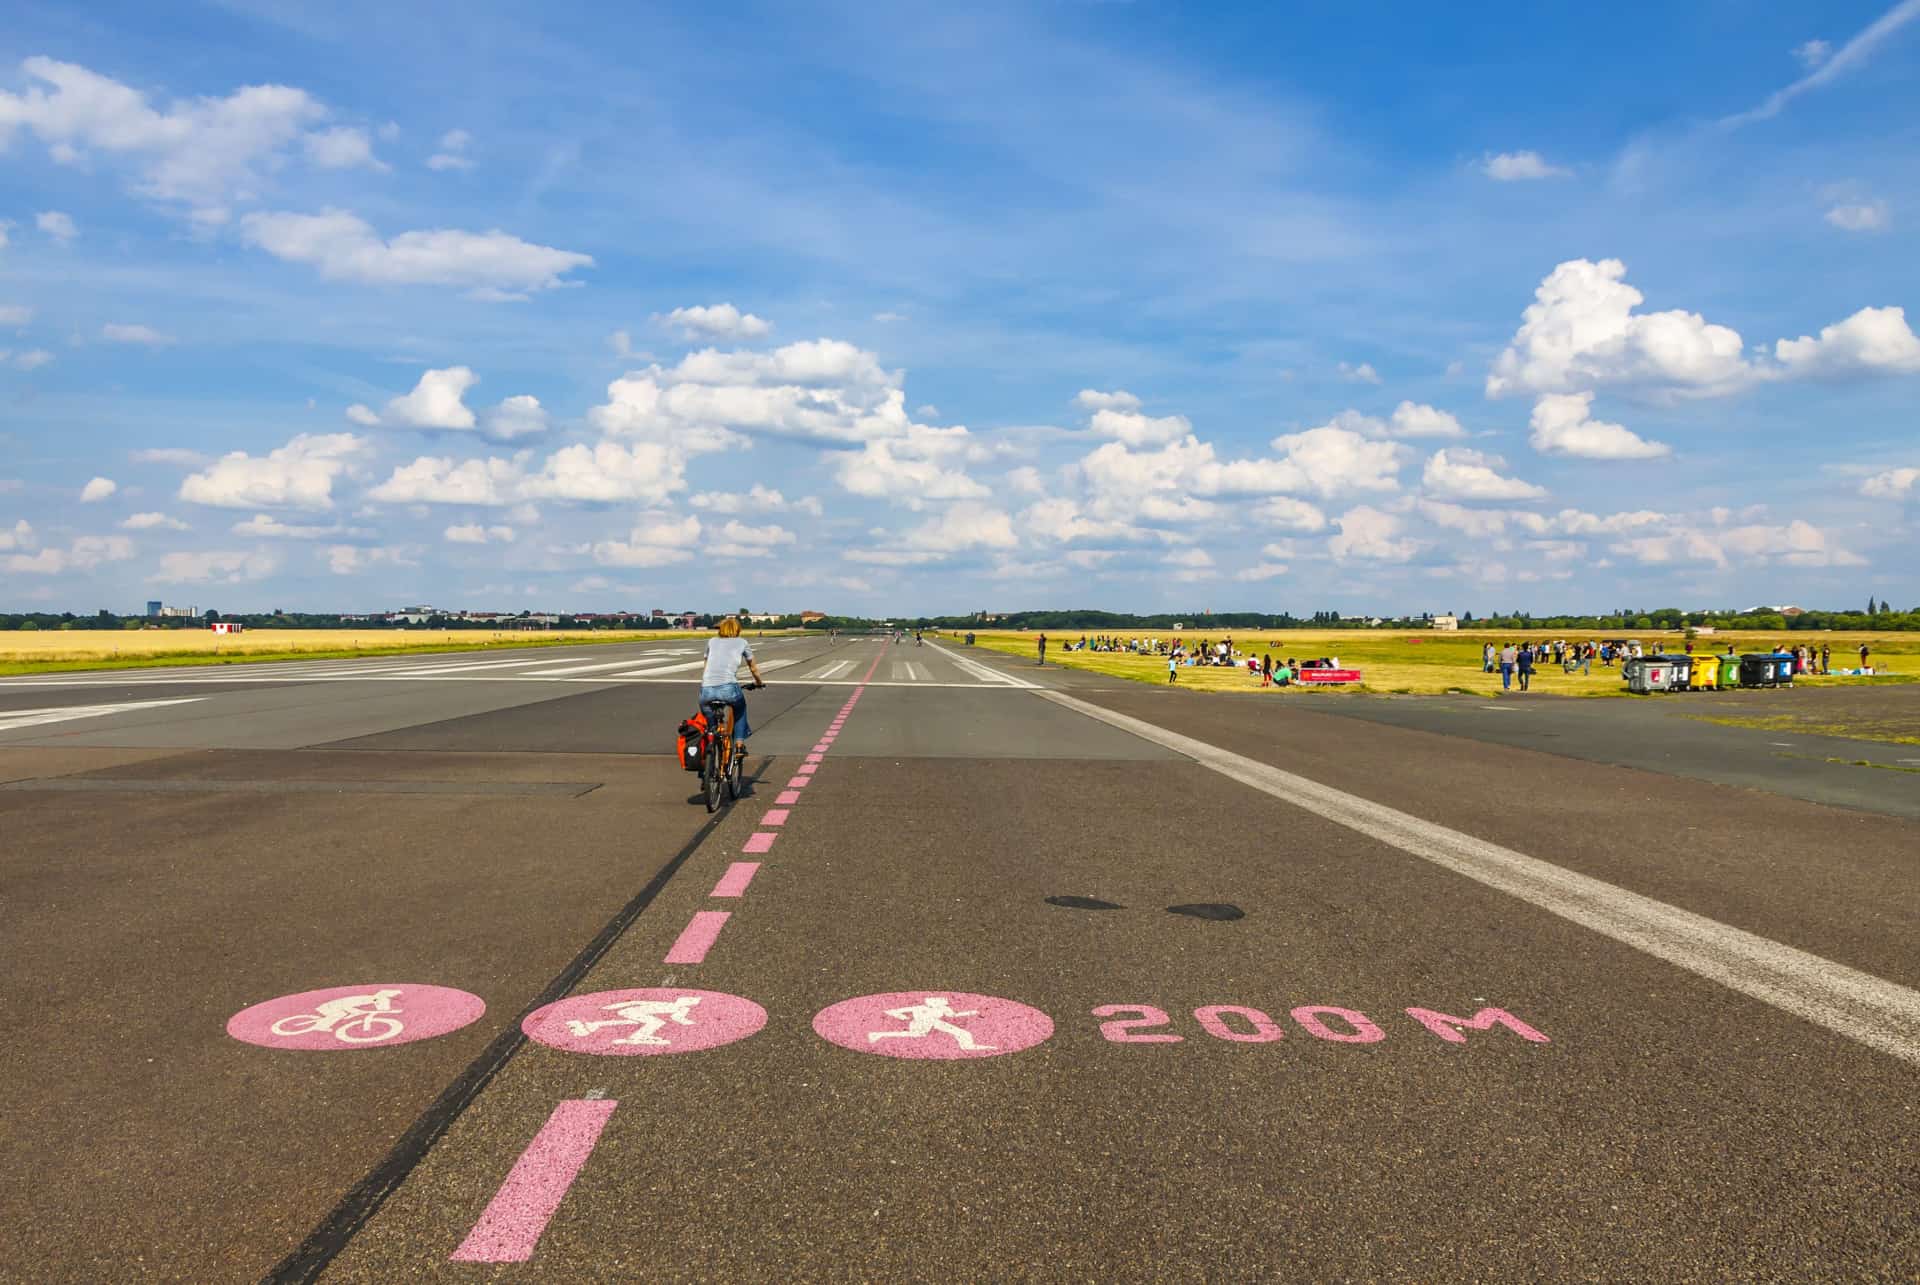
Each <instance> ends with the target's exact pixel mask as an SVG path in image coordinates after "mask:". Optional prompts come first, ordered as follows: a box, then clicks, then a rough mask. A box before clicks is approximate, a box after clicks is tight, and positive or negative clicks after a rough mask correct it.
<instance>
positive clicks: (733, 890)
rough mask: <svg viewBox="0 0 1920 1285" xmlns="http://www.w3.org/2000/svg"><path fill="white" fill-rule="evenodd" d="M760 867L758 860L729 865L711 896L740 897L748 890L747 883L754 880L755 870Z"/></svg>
mask: <svg viewBox="0 0 1920 1285" xmlns="http://www.w3.org/2000/svg"><path fill="white" fill-rule="evenodd" d="M759 869H760V863H759V862H758V861H736V862H734V863H733V864H732V865H730V866H728V867H727V872H726V873H725V874H723V875H721V876H720V882H719V883H716V884H715V885H713V891H712V892H710V893H708V894H707V895H708V896H709V897H738V896H740V895H741V894H742V893H744V892H746V890H747V885H748V884H750V883H752V882H753V876H754V874H755V872H757V871H758V870H759Z"/></svg>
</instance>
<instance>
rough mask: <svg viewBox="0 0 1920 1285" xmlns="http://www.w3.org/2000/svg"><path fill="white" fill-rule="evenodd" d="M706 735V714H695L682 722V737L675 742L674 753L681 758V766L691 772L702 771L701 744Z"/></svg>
mask: <svg viewBox="0 0 1920 1285" xmlns="http://www.w3.org/2000/svg"><path fill="white" fill-rule="evenodd" d="M706 734H707V716H706V715H705V714H695V715H694V716H693V717H692V718H687V719H682V720H681V721H680V736H679V739H678V740H676V741H675V742H674V751H675V753H677V754H678V755H679V757H680V766H681V767H684V768H685V769H687V771H689V772H698V771H699V770H700V742H701V740H702V739H703V738H704V737H705V736H706Z"/></svg>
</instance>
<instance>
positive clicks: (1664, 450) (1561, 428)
mask: <svg viewBox="0 0 1920 1285" xmlns="http://www.w3.org/2000/svg"><path fill="white" fill-rule="evenodd" d="M1531 423H1532V425H1533V432H1532V434H1531V435H1530V436H1529V437H1528V439H1527V440H1528V442H1530V443H1531V444H1532V446H1533V449H1534V450H1536V451H1539V452H1540V453H1541V454H1543V455H1571V456H1574V457H1576V458H1578V459H1585V460H1653V459H1660V458H1663V457H1665V456H1668V455H1671V454H1673V448H1672V447H1671V446H1668V445H1667V444H1666V443H1665V442H1650V441H1648V440H1647V439H1646V438H1644V437H1641V436H1640V435H1639V434H1638V433H1635V432H1634V431H1633V430H1631V429H1629V428H1626V427H1624V426H1622V425H1619V424H1613V423H1609V422H1607V421H1606V420H1599V419H1595V418H1593V394H1592V393H1548V394H1547V395H1546V396H1544V397H1542V398H1541V399H1540V400H1539V401H1537V402H1535V403H1534V405H1533V417H1532V420H1531Z"/></svg>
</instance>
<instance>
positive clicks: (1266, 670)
mask: <svg viewBox="0 0 1920 1285" xmlns="http://www.w3.org/2000/svg"><path fill="white" fill-rule="evenodd" d="M1272 682H1273V653H1272V652H1267V653H1266V654H1265V655H1263V656H1261V657H1260V685H1261V686H1262V687H1266V686H1269V685H1270V684H1271V683H1272Z"/></svg>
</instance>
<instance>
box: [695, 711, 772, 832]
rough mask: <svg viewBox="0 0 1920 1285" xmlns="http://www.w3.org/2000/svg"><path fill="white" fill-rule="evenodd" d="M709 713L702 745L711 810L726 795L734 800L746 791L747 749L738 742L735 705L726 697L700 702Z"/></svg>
mask: <svg viewBox="0 0 1920 1285" xmlns="http://www.w3.org/2000/svg"><path fill="white" fill-rule="evenodd" d="M765 686H766V684H765V683H752V684H749V685H748V687H747V690H748V691H758V690H759V689H760V688H762V687H765ZM700 711H701V713H703V714H705V715H706V716H707V731H706V735H705V736H704V737H703V738H702V740H701V745H700V793H701V796H702V797H703V798H704V799H705V800H706V804H707V811H708V812H718V811H719V810H720V800H721V798H722V796H723V795H724V797H725V798H726V799H727V800H728V801H732V800H734V799H737V798H739V797H740V796H741V795H742V794H744V793H746V767H747V755H746V751H745V750H744V749H743V748H741V747H740V746H737V745H735V744H734V740H733V706H732V705H731V704H729V703H728V702H726V701H723V700H709V701H701V702H700Z"/></svg>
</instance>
